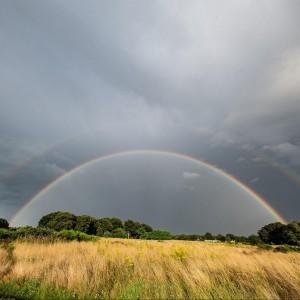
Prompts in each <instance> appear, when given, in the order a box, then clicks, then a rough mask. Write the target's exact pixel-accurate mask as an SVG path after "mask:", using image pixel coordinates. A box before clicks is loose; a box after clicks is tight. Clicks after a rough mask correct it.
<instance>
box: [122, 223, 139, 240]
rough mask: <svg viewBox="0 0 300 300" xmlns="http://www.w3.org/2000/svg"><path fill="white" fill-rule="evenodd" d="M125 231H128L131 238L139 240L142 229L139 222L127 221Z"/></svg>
mask: <svg viewBox="0 0 300 300" xmlns="http://www.w3.org/2000/svg"><path fill="white" fill-rule="evenodd" d="M124 228H125V231H127V232H128V233H129V234H130V236H131V237H134V238H138V237H139V236H140V233H141V232H140V229H141V228H142V226H141V224H140V223H139V222H135V221H132V220H127V221H125V223H124Z"/></svg>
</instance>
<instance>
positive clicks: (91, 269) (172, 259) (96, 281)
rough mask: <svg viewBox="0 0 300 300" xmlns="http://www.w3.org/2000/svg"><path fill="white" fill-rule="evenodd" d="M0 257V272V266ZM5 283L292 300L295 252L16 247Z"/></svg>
mask: <svg viewBox="0 0 300 300" xmlns="http://www.w3.org/2000/svg"><path fill="white" fill-rule="evenodd" d="M6 259H7V258H5V253H4V252H3V251H2V250H1V252H0V264H1V265H0V272H1V270H2V269H3V268H4V269H5V262H6ZM14 259H15V264H14V265H13V267H12V269H11V270H10V273H9V274H8V275H7V276H6V279H5V280H8V281H9V280H12V279H14V280H27V279H35V280H38V281H39V282H42V283H45V284H50V285H54V286H56V287H60V288H67V289H69V290H71V291H74V292H75V293H77V294H78V295H89V296H90V297H93V298H117V299H120V298H122V299H129V298H132V299H154V298H157V299H183V298H184V299H186V298H196V299H199V298H201V299H203V298H226V299H227V298H236V299H242V298H247V299H249V298H251V299H253V298H259V299H262V298H266V299H275V298H281V299H282V298H284V299H299V298H300V254H297V253H287V254H285V253H274V252H270V251H264V250H258V249H256V248H255V247H250V246H249V247H246V246H241V247H232V246H227V245H223V244H207V243H203V242H182V241H164V242H157V241H139V240H121V239H101V240H100V241H98V242H81V243H79V242H70V243H64V242H57V243H53V244H39V243H24V242H16V243H15V249H14Z"/></svg>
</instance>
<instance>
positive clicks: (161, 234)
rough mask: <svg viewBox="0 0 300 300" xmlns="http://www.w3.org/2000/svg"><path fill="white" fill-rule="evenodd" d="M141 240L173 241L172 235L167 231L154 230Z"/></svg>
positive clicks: (146, 233)
mask: <svg viewBox="0 0 300 300" xmlns="http://www.w3.org/2000/svg"><path fill="white" fill-rule="evenodd" d="M141 238H142V239H146V240H171V239H172V235H171V233H170V232H169V231H166V230H153V231H151V232H145V233H144V234H143V235H142V236H141Z"/></svg>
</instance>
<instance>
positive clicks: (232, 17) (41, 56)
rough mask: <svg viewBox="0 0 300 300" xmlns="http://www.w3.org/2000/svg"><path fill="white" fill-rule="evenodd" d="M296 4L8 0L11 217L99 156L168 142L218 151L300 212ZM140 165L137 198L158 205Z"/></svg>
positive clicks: (5, 197) (5, 66)
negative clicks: (55, 183)
mask: <svg viewBox="0 0 300 300" xmlns="http://www.w3.org/2000/svg"><path fill="white" fill-rule="evenodd" d="M299 14H300V2H299V1H298V0H288V1H286V0H281V1H280V0H264V1H259V2H254V1H246V0H243V1H240V0H235V1H234V0H229V1H226V2H225V1H214V0H210V1H189V2H186V1H173V0H172V1H171V0H170V1H168V0H167V1H126V2H125V1H114V2H111V1H110V2H104V1H92V0H88V1H84V3H83V2H82V1H79V0H78V1H76V0H72V1H56V0H51V1H43V2H41V1H38V0H35V1H33V0H28V1H26V2H25V1H16V0H3V1H1V3H0V45H1V46H0V65H1V69H0V86H1V88H0V215H1V216H3V217H6V218H9V219H11V217H12V216H13V215H14V214H15V213H16V212H17V211H18V210H19V209H20V207H22V206H23V205H24V204H25V203H26V202H27V201H28V200H29V199H31V198H32V197H33V195H35V194H36V193H38V192H39V191H40V190H41V189H42V188H43V187H45V186H46V185H48V184H49V183H50V182H52V181H53V180H54V179H55V178H57V177H58V176H61V175H63V174H65V173H66V172H68V171H69V170H71V169H72V168H74V167H76V166H78V165H79V164H81V163H83V162H86V161H88V160H90V159H93V158H95V157H99V156H101V155H106V154H109V153H114V152H120V151H126V150H133V149H160V150H168V151H175V152H180V153H184V154H186V155H190V156H193V157H195V158H197V159H202V160H205V161H208V162H209V163H211V164H213V165H216V166H218V167H219V168H221V169H223V170H225V171H226V172H227V173H229V174H231V175H233V176H235V177H236V178H238V180H240V181H241V182H243V184H245V185H246V186H248V187H250V188H251V189H253V190H254V191H255V192H256V193H258V194H259V195H261V196H262V197H263V198H264V199H266V200H267V201H268V203H269V204H270V205H271V206H273V207H274V208H275V209H276V210H277V211H279V212H280V213H281V214H282V215H283V216H284V217H285V218H286V219H288V220H292V219H300V202H299V199H300V118H299V115H300V34H299V28H300V16H299ZM145 159H146V160H147V159H148V158H145ZM174 164H175V163H174ZM161 165H162V166H163V163H161ZM99 168H101V166H100V167H99ZM111 168H113V167H111ZM127 168H128V170H127ZM168 168H171V167H170V166H168ZM142 170H144V169H142ZM142 170H140V169H139V170H136V172H138V173H139V174H140V176H141V178H145V179H144V180H141V183H140V184H141V185H142V187H141V190H142V192H141V193H140V194H139V195H137V197H140V198H143V197H141V194H143V193H144V189H147V193H148V196H147V197H150V198H149V199H152V200H149V199H148V200H144V202H145V203H146V202H147V201H156V202H157V199H156V200H155V199H154V198H155V197H158V196H157V193H156V192H157V189H158V187H155V186H153V185H152V186H151V185H149V181H148V180H147V179H146V178H147V176H149V174H147V172H146V171H145V170H144V173H143V172H142ZM126 171H128V174H127V176H129V175H130V174H132V172H133V171H132V170H131V169H130V167H128V166H127V167H126V166H124V170H122V173H125V174H126ZM181 171H182V172H183V173H184V172H186V173H188V172H190V171H189V170H181ZM99 172H100V173H101V170H99ZM153 172H154V171H153ZM157 172H158V170H156V169H155V172H154V173H153V174H152V175H153V176H155V174H157ZM101 174H102V173H101ZM86 176H87V178H89V176H90V175H89V174H86ZM101 176H102V175H101ZM101 176H100V175H99V178H100V177H101ZM124 176H126V175H124ZM143 176H145V177H143ZM86 180H87V179H82V181H86ZM161 180H162V181H163V180H164V178H163V177H162V178H161ZM211 180H213V179H211ZM220 180H221V179H220ZM87 181H88V180H87ZM165 181H166V182H165V184H166V185H169V179H168V180H165ZM109 182H110V184H111V185H113V186H114V188H118V187H116V183H113V181H112V180H111V181H108V182H107V184H109ZM132 184H133V183H132ZM174 186H176V180H175V179H174V185H173V187H174ZM126 187H127V189H128V190H126ZM131 188H132V187H131V185H130V184H128V185H124V184H123V185H122V193H121V194H122V195H129V194H130V193H129V191H130V189H131ZM86 189H87V191H86V194H87V195H91V197H90V198H93V197H94V196H95V195H97V197H98V198H101V191H99V190H98V189H96V188H93V187H91V186H88V187H87V186H86ZM119 189H120V190H121V187H119ZM171 190H172V189H171V188H170V195H169V196H168V197H170V196H171V195H172V197H175V196H176V194H175V195H174V194H173V192H174V191H173V190H172V193H171ZM198 190H199V191H198V195H199V198H201V199H202V198H203V199H204V200H205V201H206V202H207V203H211V202H212V200H211V199H212V198H213V197H216V195H215V196H213V195H212V194H211V195H209V193H208V192H207V190H205V186H204V187H202V188H201V189H198ZM103 193H104V192H103ZM126 193H127V194H126ZM224 193H225V192H224ZM151 195H153V197H152V196H151ZM204 195H205V196H204ZM47 197H49V196H47ZM47 197H45V198H47ZM55 197H59V198H61V197H62V198H64V197H65V198H66V199H67V198H69V196H68V192H67V191H64V193H63V194H61V195H56V196H55ZM111 197H112V195H111ZM124 197H125V196H124ZM159 197H160V198H161V197H162V195H160V196H159ZM168 197H167V196H165V197H163V198H161V199H162V200H161V201H162V202H163V201H167V200H164V199H166V198H168ZM219 197H220V196H219ZM121 198H122V197H121V196H120V200H119V201H122V200H121ZM125 198H126V197H125ZM221 198H222V197H221ZM221 198H220V203H221V204H220V208H221V209H222V208H223V207H225V206H226V205H228V204H225V203H226V201H225V200H224V201H223V202H222V199H221ZM224 198H226V197H225V196H224ZM204 200H203V201H204ZM41 201H44V202H45V201H46V199H45V200H41ZM78 201H79V200H78ZM82 201H83V200H82ZM116 201H117V200H116ZM176 201H177V202H178V201H184V200H182V199H179V196H178V199H176ZM48 202H49V200H48ZM177 202H176V203H177ZM166 203H167V202H166ZM222 203H223V204H222ZM145 205H146V204H145ZM116 206H117V204H116ZM97 207H98V208H97V209H98V210H99V213H98V212H97V214H99V215H102V210H104V209H103V207H101V204H99V206H97ZM56 208H60V207H57V206H53V208H51V207H49V210H50V209H56ZM81 209H82V212H84V210H85V207H84V204H83V205H82V208H81ZM188 209H191V207H189V208H188ZM69 210H70V211H72V205H70V208H69ZM78 211H79V212H80V209H79V210H78ZM96 211H97V210H96ZM104 211H105V210H104ZM112 212H113V211H112ZM116 213H117V214H118V213H121V212H119V211H118V210H117V209H116ZM32 214H33V212H32ZM169 214H172V205H170V212H169ZM199 214H200V216H201V210H200V212H199ZM202 214H204V215H205V214H206V212H203V213H202ZM257 214H258V210H257V209H256V210H255V209H254V208H253V209H252V211H251V215H252V216H253V224H252V227H251V228H254V227H255V226H254V225H255V224H256V216H257ZM35 217H36V216H35ZM134 217H136V218H138V219H143V218H147V217H148V213H147V212H145V211H144V212H140V213H137V214H136V215H134ZM219 217H220V218H221V216H219ZM223 217H224V219H229V216H228V215H225V214H224V216H223ZM33 219H34V218H33ZM153 220H154V221H155V219H153ZM266 221H267V218H266ZM172 222H173V221H172ZM172 222H171V223H170V224H166V225H165V226H167V227H168V226H169V227H170V228H169V229H170V230H172V229H173V228H174V230H180V225H178V224H177V225H176V226H175V225H174V222H173V223H172ZM179 223H180V222H179ZM181 223H182V224H184V223H185V221H181ZM205 224H206V225H205ZM205 224H201V226H200V225H199V227H201V228H199V231H201V232H202V231H204V230H209V224H208V223H205ZM153 225H154V226H155V224H153ZM197 226H198V225H197ZM175 227H176V228H175ZM185 228H190V227H184V226H182V229H183V230H184V229H185ZM197 228H198V227H195V228H192V227H191V228H190V229H194V230H197ZM213 229H214V230H216V231H217V230H218V228H213ZM228 229H231V227H230V226H229V227H228ZM221 230H222V226H220V231H221ZM239 231H241V232H244V231H247V230H246V225H245V228H242V225H241V228H240V229H239Z"/></svg>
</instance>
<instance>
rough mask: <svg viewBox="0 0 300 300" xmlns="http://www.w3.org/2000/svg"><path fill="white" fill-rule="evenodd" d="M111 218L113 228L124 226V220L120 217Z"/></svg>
mask: <svg viewBox="0 0 300 300" xmlns="http://www.w3.org/2000/svg"><path fill="white" fill-rule="evenodd" d="M109 220H110V223H111V225H112V230H114V229H117V228H124V225H123V222H122V220H120V219H119V218H110V219H109Z"/></svg>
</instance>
